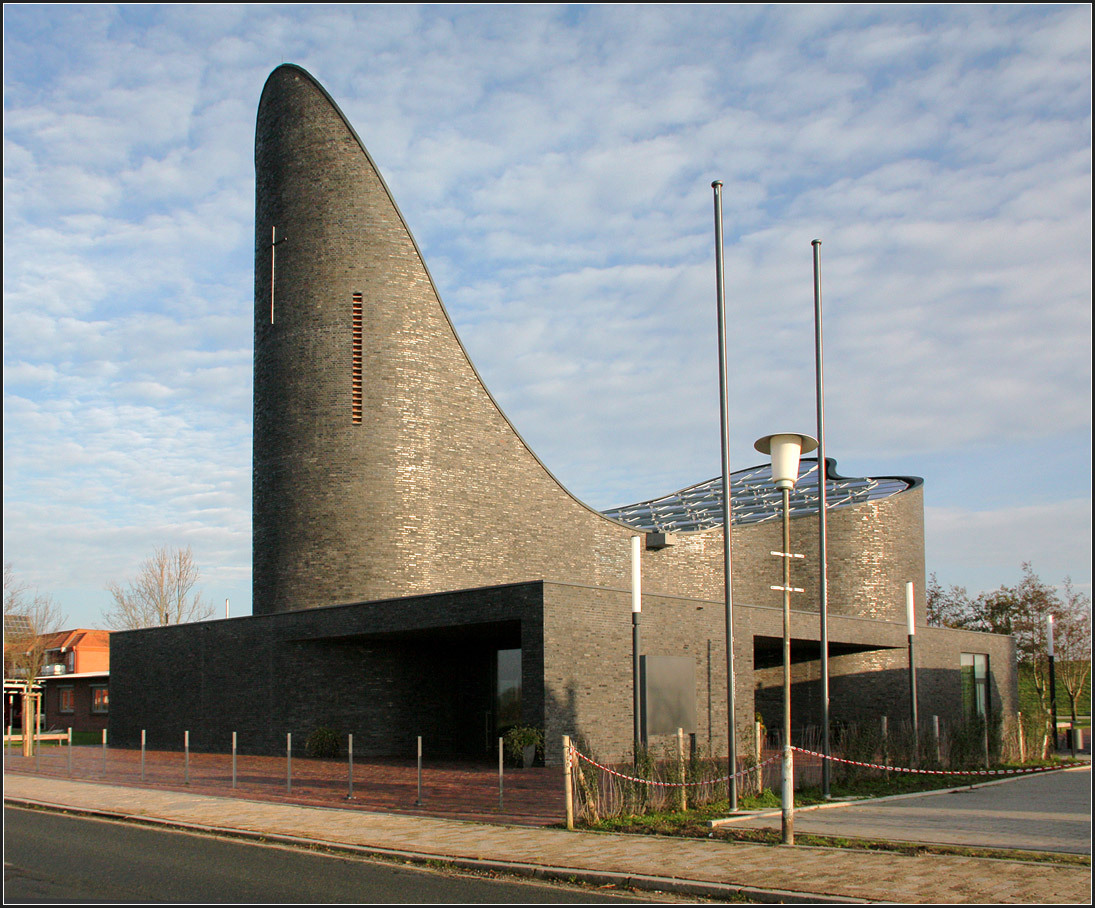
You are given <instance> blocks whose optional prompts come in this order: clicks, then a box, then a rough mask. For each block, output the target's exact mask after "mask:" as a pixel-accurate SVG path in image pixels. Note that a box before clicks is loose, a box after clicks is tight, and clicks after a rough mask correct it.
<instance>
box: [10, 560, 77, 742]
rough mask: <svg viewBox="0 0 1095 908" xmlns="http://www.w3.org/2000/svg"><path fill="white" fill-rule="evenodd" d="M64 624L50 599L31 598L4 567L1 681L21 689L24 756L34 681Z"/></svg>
mask: <svg viewBox="0 0 1095 908" xmlns="http://www.w3.org/2000/svg"><path fill="white" fill-rule="evenodd" d="M67 622H68V616H67V615H65V613H64V612H63V611H62V610H61V608H60V606H58V605H57V603H56V602H54V601H53V598H52V597H51V596H49V595H46V594H44V593H39V592H37V591H35V592H34V595H31V594H30V588H29V587H28V586H26V584H24V583H21V582H20V581H19V580H18V579H17V578H16V576H15V572H14V571H13V570H12V566H11V565H10V564H5V565H4V678H5V680H7V679H11V680H13V681H18V682H20V684H21V686H22V701H23V702H22V711H23V753H24V754H27V755H29V754H30V753H31V750H30V746H31V745H30V742H31V736H32V733H33V731H34V722H33V717H34V713H35V712H36V710H35V709H34V707H33V706H32V703H34V702H35V691H34V689H35V686H36V685H35V679H36V678H37V677H38V676H39V675H40V674H41V673H42V666H43V665H44V664H45V661H46V645H47V644H48V643H49V640H50V638H51V637H52V635H53V634H55V633H56V632H57V631H60V630H62V629H63V628H64V626H65V624H66V623H67Z"/></svg>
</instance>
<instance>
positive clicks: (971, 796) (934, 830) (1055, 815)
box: [734, 766, 1091, 854]
mask: <svg viewBox="0 0 1095 908" xmlns="http://www.w3.org/2000/svg"><path fill="white" fill-rule="evenodd" d="M734 825H737V826H751V827H759V828H768V829H779V828H780V819H779V817H778V816H768V817H765V818H748V817H743V818H742V819H740V820H737V821H735V823H734ZM795 833H796V835H798V834H802V833H813V834H815V835H828V836H845V837H849V838H861V839H879V840H884V841H890V842H925V843H933V844H946V845H960V846H969V847H975V848H1005V849H1018V850H1023V851H1056V852H1065V853H1072V854H1091V767H1090V766H1087V767H1085V768H1082V769H1070V770H1068V771H1065V772H1050V773H1041V774H1036V775H1029V776H1025V777H1019V778H1015V779H1009V780H1007V781H1004V782H1000V783H999V784H993V785H985V786H982V787H978V788H964V789H960V790H957V791H951V792H937V793H934V794H924V795H919V796H905V797H901V798H893V799H889V800H880V801H868V802H865V803H863V804H852V805H850V806H834V807H829V808H823V809H818V810H811V809H806V810H797V811H795Z"/></svg>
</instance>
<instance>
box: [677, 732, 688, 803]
mask: <svg viewBox="0 0 1095 908" xmlns="http://www.w3.org/2000/svg"><path fill="white" fill-rule="evenodd" d="M677 766H679V767H680V773H679V775H680V784H681V791H680V797H678V798H677V804H678V805H679V807H680V809H681V810H688V793H687V790H686V789H685V787H684V781H685V770H684V729H683V728H678V729H677Z"/></svg>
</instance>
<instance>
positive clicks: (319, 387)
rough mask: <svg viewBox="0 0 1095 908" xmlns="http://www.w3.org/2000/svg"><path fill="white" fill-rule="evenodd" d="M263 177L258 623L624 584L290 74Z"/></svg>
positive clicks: (623, 569) (384, 200) (325, 108)
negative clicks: (372, 605)
mask: <svg viewBox="0 0 1095 908" xmlns="http://www.w3.org/2000/svg"><path fill="white" fill-rule="evenodd" d="M255 173H256V202H255V366H254V382H255V386H254V462H253V470H254V474H253V505H252V507H253V534H254V537H253V546H254V548H253V552H254V554H253V591H254V604H253V609H254V613H255V614H268V613H271V612H279V611H286V610H290V609H299V608H308V607H314V606H318V605H329V604H332V603H336V602H348V601H360V600H365V599H376V598H384V597H390V596H399V595H407V594H413V593H422V592H436V591H442V590H452V589H459V588H464V587H470V586H483V585H487V584H495V583H505V582H510V581H526V580H531V579H541V578H545V577H546V578H554V579H562V580H567V579H575V580H577V579H578V578H581V580H582V581H583V582H587V583H588V582H591V581H593V582H598V581H601V582H604V581H606V580H608V581H612V582H613V583H616V584H623V583H625V582H626V580H625V578H626V576H627V563H626V554H627V537H628V536H629V535H630V534H631V532H632V531H629V530H628V529H627V528H625V527H622V526H620V525H618V524H616V523H614V522H612V521H609V520H607V519H605V518H603V517H601V516H600V515H598V514H597V513H596V512H594V511H592V510H591V509H589V508H588V507H586V506H585V505H582V504H581V503H580V502H578V501H576V500H575V499H574V498H573V497H572V496H570V495H569V493H567V492H566V490H565V489H563V488H562V487H561V486H560V485H559V484H558V483H557V482H556V481H555V480H554V479H553V478H552V477H551V475H550V474H549V473H548V472H547V470H546V469H545V468H544V467H543V466H542V465H541V464H540V462H539V461H538V460H537V459H536V457H535V456H534V455H533V454H532V452H531V451H530V450H529V449H528V448H527V447H526V446H525V444H524V443H523V442H522V440H521V439H520V437H519V436H518V435H517V433H516V432H515V431H514V430H513V428H512V427H511V426H510V424H509V423H508V421H507V420H506V418H505V417H504V416H503V415H502V413H501V412H500V411H499V409H498V407H497V406H496V405H495V403H494V400H493V399H492V398H491V396H490V395H489V394H488V393H487V391H486V389H485V388H484V386H483V384H482V382H481V381H480V379H479V376H478V374H477V373H476V372H475V369H474V368H473V367H472V365H471V363H470V361H469V360H468V357H467V354H466V353H465V351H464V348H463V347H462V345H461V344H460V341H459V340H458V339H457V337H456V334H455V332H454V330H453V327H452V324H451V323H450V321H449V318H448V316H447V314H446V313H445V310H444V308H443V306H442V304H441V301H440V299H439V297H438V294H437V291H436V289H435V288H434V285H433V281H432V280H431V278H430V275H429V273H428V271H427V270H426V267H425V265H424V264H423V262H422V258H421V256H420V254H419V251H418V248H417V246H416V244H415V241H414V239H413V238H412V236H411V234H410V231H409V230H408V228H407V226H406V224H405V223H404V221H403V217H402V215H401V214H400V212H399V210H398V208H397V207H396V205H395V203H394V201H393V200H392V197H391V195H390V193H389V192H388V189H387V187H386V186H385V185H384V182H383V180H382V179H381V177H380V175H379V173H378V172H377V169H376V167H375V165H374V164H373V162H372V160H371V159H370V157H369V155H368V153H367V152H366V150H365V148H364V146H363V145H362V143H361V141H360V139H358V137H357V135H356V134H355V132H354V130H353V129H352V127H351V126H350V124H349V123H348V122H347V120H346V118H345V117H344V116H343V114H342V113H341V111H340V110H339V109H338V107H337V106H336V105H335V103H334V101H332V100H331V98H330V96H329V95H328V94H327V93H326V91H324V89H323V88H322V87H321V86H320V85H319V84H318V83H317V82H316V81H315V79H313V78H312V77H311V76H310V75H309V74H308V73H307V72H305V71H304V70H302V69H300V68H299V67H296V66H292V65H284V66H281V67H279V68H278V69H276V70H275V71H274V72H273V73H272V74H271V76H270V78H269V79H268V80H267V83H266V86H265V88H264V89H263V93H262V98H261V100H260V102H259V111H258V122H257V128H256V135H255ZM275 243H276V245H274V244H275ZM271 282H273V293H271ZM560 535H565V536H566V539H565V540H562V539H560V538H559V536H560ZM606 546H607V547H608V549H609V552H610V554H608V553H605V552H604V551H601V550H603V549H604V548H605V547H606ZM560 547H562V550H560ZM617 550H618V552H617ZM599 551H600V554H601V556H602V557H601V558H600V559H599V560H598V552H599ZM606 554H607V557H605V556H606Z"/></svg>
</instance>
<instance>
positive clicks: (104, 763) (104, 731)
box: [103, 728, 106, 776]
mask: <svg viewBox="0 0 1095 908" xmlns="http://www.w3.org/2000/svg"><path fill="white" fill-rule="evenodd" d="M103 775H104V776H105V775H106V729H105V728H104V729H103Z"/></svg>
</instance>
